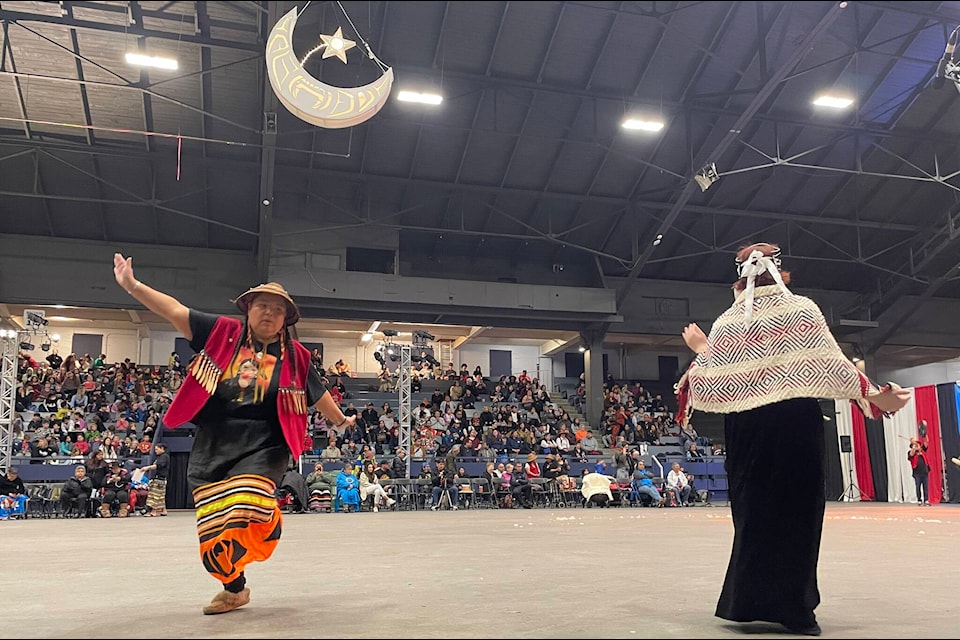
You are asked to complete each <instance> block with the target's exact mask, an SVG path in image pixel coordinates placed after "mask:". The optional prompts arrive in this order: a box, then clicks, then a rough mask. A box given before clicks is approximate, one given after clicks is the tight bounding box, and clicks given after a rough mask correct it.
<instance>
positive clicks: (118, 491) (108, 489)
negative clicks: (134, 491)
mask: <svg viewBox="0 0 960 640" xmlns="http://www.w3.org/2000/svg"><path fill="white" fill-rule="evenodd" d="M114 501H116V502H118V503H119V505H120V508H119V510H118V513H117V515H118V516H119V517H121V518H126V517H127V515H128V514H129V513H130V473H129V472H128V471H127V470H126V469H124V468H123V467H121V466H120V463H119V462H117V461H114V462H112V463H110V470H109V471H107V476H106V479H105V480H104V485H103V498H102V499H101V504H100V516H101V517H102V518H109V517H110V516H111V515H112V514H111V512H110V508H111V505H112V504H113V503H114Z"/></svg>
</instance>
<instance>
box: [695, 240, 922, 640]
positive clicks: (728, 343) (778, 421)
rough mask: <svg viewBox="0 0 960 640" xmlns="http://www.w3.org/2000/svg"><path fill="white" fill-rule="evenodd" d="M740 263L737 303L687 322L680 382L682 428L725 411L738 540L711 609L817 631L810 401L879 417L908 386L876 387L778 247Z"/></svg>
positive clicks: (818, 461)
mask: <svg viewBox="0 0 960 640" xmlns="http://www.w3.org/2000/svg"><path fill="white" fill-rule="evenodd" d="M736 264H737V271H738V275H739V279H738V280H737V281H736V282H735V283H734V285H733V290H734V293H735V300H734V303H733V305H732V306H731V307H730V308H729V309H728V310H727V311H726V312H724V313H723V314H722V315H720V317H719V318H717V320H716V321H715V322H714V324H713V327H712V328H711V330H710V335H709V336H707V335H705V334H704V333H703V331H702V330H701V329H700V328H699V327H698V326H697V325H696V324H690V325H688V326H687V327H686V328H685V329H684V330H683V339H684V342H686V344H687V346H688V347H690V349H691V350H693V351H694V352H695V353H696V354H697V355H696V358H695V359H694V361H693V363H692V364H691V365H690V367H689V368H688V369H687V371H686V372H685V373H684V374H683V376H682V377H681V379H680V381H679V382H678V383H677V385H676V393H677V399H678V411H677V414H678V418H679V420H680V421H681V424H683V425H685V424H687V423H688V422H689V419H690V414H691V413H692V411H693V409H699V410H701V411H707V412H712V413H722V414H725V418H724V442H725V443H726V447H727V456H726V462H725V466H726V470H727V478H728V483H729V487H730V508H731V511H732V515H733V526H734V538H733V549H732V552H731V556H730V563H729V565H728V567H727V572H726V577H725V579H724V583H723V589H722V592H721V594H720V599H719V602H718V603H717V608H716V615H717V616H718V617H720V618H724V619H726V620H732V621H736V622H750V621H765V622H775V623H780V624H782V625H783V626H784V627H786V628H787V630H788V631H790V632H792V633H797V634H803V635H820V626H819V625H818V624H817V619H816V616H815V615H814V609H816V607H817V605H818V604H819V603H820V592H819V590H818V588H817V560H818V557H819V554H820V537H821V534H822V529H823V515H824V507H825V489H824V435H823V413H822V412H821V410H820V406H819V404H818V402H817V398H821V397H829V398H849V399H851V400H856V401H857V402H858V404H859V405H860V407H861V409H863V410H864V412H865V413H867V414H868V415H870V416H872V417H879V416H880V415H881V414H882V413H888V414H889V413H892V412H895V411H897V410H898V409H900V408H901V407H903V406H904V404H906V402H907V401H908V399H909V397H910V392H909V391H908V390H905V389H901V388H900V387H898V386H897V385H895V384H892V383H889V384H887V385H886V386H884V387H882V388H878V387H876V386H875V385H873V384H872V383H871V382H870V381H869V379H867V377H866V376H865V375H863V374H862V373H861V372H860V371H859V370H858V369H857V368H856V367H855V366H854V364H853V363H852V362H850V360H848V359H847V358H846V356H844V354H843V352H842V351H841V350H840V347H839V345H838V344H837V342H836V340H835V339H834V337H833V335H832V334H831V333H830V330H829V328H828V326H827V323H826V320H825V319H824V317H823V314H822V313H821V311H820V309H819V307H817V305H816V303H815V302H813V301H812V300H810V299H809V298H806V297H804V296H799V295H794V294H793V293H791V292H790V291H789V290H788V289H787V287H786V285H787V283H789V282H790V277H789V273H786V272H783V273H781V272H780V249H779V247H777V246H776V245H773V244H766V243H761V244H754V245H750V246H748V247H744V248H742V249H741V250H740V251H739V252H738V253H737V257H736ZM774 452H789V455H775V454H774ZM800 478H802V479H803V480H802V481H800V480H799V479H800ZM771 487H776V488H777V490H776V491H772V490H771Z"/></svg>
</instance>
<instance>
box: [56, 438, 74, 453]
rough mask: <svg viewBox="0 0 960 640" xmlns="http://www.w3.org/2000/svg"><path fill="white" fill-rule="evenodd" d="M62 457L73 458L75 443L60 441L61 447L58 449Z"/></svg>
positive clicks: (65, 440)
mask: <svg viewBox="0 0 960 640" xmlns="http://www.w3.org/2000/svg"><path fill="white" fill-rule="evenodd" d="M58 449H59V451H60V455H61V456H72V455H73V443H72V442H70V440H67V439H64V440H61V441H60V446H59V447H58Z"/></svg>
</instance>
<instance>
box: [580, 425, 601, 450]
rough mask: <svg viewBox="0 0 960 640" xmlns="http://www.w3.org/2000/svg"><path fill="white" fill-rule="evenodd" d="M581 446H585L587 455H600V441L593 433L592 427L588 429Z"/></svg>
mask: <svg viewBox="0 0 960 640" xmlns="http://www.w3.org/2000/svg"><path fill="white" fill-rule="evenodd" d="M580 446H581V447H583V450H584V452H585V453H586V454H587V455H591V456H595V455H600V443H599V442H597V439H596V438H595V437H594V435H593V431H592V430H590V429H587V435H585V436H584V437H583V439H582V440H581V441H580Z"/></svg>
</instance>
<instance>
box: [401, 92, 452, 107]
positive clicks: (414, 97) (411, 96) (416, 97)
mask: <svg viewBox="0 0 960 640" xmlns="http://www.w3.org/2000/svg"><path fill="white" fill-rule="evenodd" d="M397 100H399V101H401V102H419V103H420V104H432V105H438V104H440V103H441V102H443V96H441V95H438V94H436V93H417V92H416V91H401V92H400V93H398V94H397Z"/></svg>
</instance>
